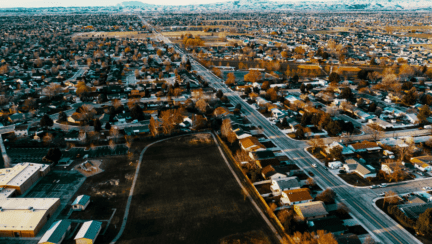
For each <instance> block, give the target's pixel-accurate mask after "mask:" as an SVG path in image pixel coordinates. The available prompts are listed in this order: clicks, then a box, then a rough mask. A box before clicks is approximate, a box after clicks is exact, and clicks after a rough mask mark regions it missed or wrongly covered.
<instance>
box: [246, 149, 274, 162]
mask: <svg viewBox="0 0 432 244" xmlns="http://www.w3.org/2000/svg"><path fill="white" fill-rule="evenodd" d="M249 157H251V158H252V159H254V160H263V159H270V158H275V157H276V156H275V154H274V153H273V152H272V151H268V150H260V151H255V152H249Z"/></svg>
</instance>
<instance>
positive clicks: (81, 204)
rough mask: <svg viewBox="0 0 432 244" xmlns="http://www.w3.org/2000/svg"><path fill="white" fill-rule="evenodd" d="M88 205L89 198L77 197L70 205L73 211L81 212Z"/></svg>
mask: <svg viewBox="0 0 432 244" xmlns="http://www.w3.org/2000/svg"><path fill="white" fill-rule="evenodd" d="M89 203H90V196H87V195H79V196H78V197H77V198H76V199H75V201H74V202H73V203H72V209H73V210H74V211H83V210H85V209H86V207H87V206H88V205H89Z"/></svg>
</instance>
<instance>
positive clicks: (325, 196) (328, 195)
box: [315, 188, 336, 204]
mask: <svg viewBox="0 0 432 244" xmlns="http://www.w3.org/2000/svg"><path fill="white" fill-rule="evenodd" d="M335 197H336V193H334V191H333V190H332V189H330V188H327V189H325V190H324V191H323V192H321V193H320V194H318V195H317V196H316V198H315V200H316V201H323V202H324V203H327V204H331V203H334V200H335Z"/></svg>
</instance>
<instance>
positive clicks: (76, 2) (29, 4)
mask: <svg viewBox="0 0 432 244" xmlns="http://www.w3.org/2000/svg"><path fill="white" fill-rule="evenodd" d="M123 1H132V0H0V8H15V7H26V8H33V7H58V6H62V7H70V6H113V5H116V4H118V3H120V2H123ZM225 1H228V0H181V1H179V0H142V1H141V2H144V3H150V4H166V5H179V4H181V5H187V4H196V3H198V4H201V3H214V2H225Z"/></svg>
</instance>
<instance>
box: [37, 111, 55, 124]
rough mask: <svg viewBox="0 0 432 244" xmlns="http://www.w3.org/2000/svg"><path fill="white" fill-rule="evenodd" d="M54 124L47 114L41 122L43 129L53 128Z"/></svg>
mask: <svg viewBox="0 0 432 244" xmlns="http://www.w3.org/2000/svg"><path fill="white" fill-rule="evenodd" d="M53 124H54V123H53V120H52V119H51V118H50V117H49V116H48V115H47V114H45V115H44V116H43V117H42V119H41V120H40V126H41V127H50V126H53Z"/></svg>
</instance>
